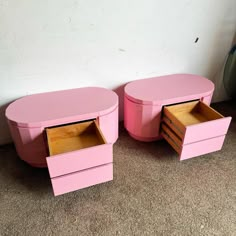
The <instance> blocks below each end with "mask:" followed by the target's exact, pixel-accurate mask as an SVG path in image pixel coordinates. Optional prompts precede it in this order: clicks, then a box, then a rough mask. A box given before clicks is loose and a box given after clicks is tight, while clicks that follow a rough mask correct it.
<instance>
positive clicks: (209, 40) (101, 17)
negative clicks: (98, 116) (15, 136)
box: [0, 0, 236, 144]
mask: <svg viewBox="0 0 236 236" xmlns="http://www.w3.org/2000/svg"><path fill="white" fill-rule="evenodd" d="M235 10H236V1H235V0H224V1H223V0H197V1H196V0H179V1H174V0H172V1H171V0H165V1H164V0H163V1H161V0H119V1H115V0H100V1H97V0H50V1H46V0H42V1H38V0H30V1H28V0H21V1H19V0H0V144H3V143H7V142H9V141H10V140H11V139H10V135H9V132H8V129H7V126H6V122H5V118H4V111H5V107H6V104H8V103H9V102H11V101H13V100H14V99H16V98H19V97H22V96H24V95H27V94H33V93H38V92H44V91H52V90H62V89H66V88H74V87H83V86H104V87H107V88H110V89H115V88H117V87H119V86H121V85H122V84H124V83H126V82H128V81H131V80H135V79H139V78H145V77H151V76H157V75H164V74H171V73H195V74H200V75H204V76H207V77H209V78H210V79H211V80H213V81H214V80H215V81H214V82H215V83H216V82H217V81H219V79H217V80H216V79H215V78H216V75H218V74H219V73H220V70H221V68H222V66H223V63H224V60H225V57H226V54H227V51H228V50H229V47H230V46H231V43H232V39H233V36H234V31H235V27H236V15H235ZM197 37H198V38H199V40H198V42H197V43H194V41H195V39H196V38H197ZM218 78H220V76H218ZM221 87H222V86H221V84H220V85H218V86H217V90H218V91H216V92H217V94H220V96H218V97H217V100H221V99H223V98H225V95H224V94H223V93H222V88H221ZM119 91H122V89H119ZM121 102H122V99H121ZM121 116H122V112H121Z"/></svg>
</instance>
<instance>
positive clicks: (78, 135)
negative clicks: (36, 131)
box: [46, 121, 106, 156]
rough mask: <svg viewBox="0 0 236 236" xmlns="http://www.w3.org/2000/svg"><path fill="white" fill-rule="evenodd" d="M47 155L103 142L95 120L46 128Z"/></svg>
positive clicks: (104, 141) (103, 139)
mask: <svg viewBox="0 0 236 236" xmlns="http://www.w3.org/2000/svg"><path fill="white" fill-rule="evenodd" d="M46 134H47V141H48V148H49V155H50V156H53V155H57V154H61V153H66V152H71V151H75V150H80V149H83V148H88V147H92V146H97V145H101V144H105V143H106V140H105V138H104V136H103V134H102V132H101V130H100V128H99V126H98V124H97V121H86V122H81V123H76V124H70V125H65V126H60V127H52V128H47V129H46Z"/></svg>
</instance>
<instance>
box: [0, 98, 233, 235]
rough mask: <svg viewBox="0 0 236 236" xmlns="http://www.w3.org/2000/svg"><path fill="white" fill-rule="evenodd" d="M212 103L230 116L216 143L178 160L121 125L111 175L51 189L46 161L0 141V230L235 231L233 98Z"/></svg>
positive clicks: (109, 232) (85, 232)
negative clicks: (31, 159) (38, 164)
mask: <svg viewBox="0 0 236 236" xmlns="http://www.w3.org/2000/svg"><path fill="white" fill-rule="evenodd" d="M214 107H215V108H217V109H218V110H219V111H220V112H221V113H222V114H224V115H225V116H228V115H231V116H233V120H232V123H231V126H230V130H229V132H228V135H227V138H226V140H225V143H224V146H223V149H222V150H221V151H219V152H215V153H212V154H208V155H204V156H201V157H198V158H193V159H190V160H186V161H183V162H180V161H179V160H178V158H177V154H176V153H175V152H174V151H173V150H172V149H171V147H170V146H169V145H168V144H167V143H166V142H165V141H158V142H152V143H143V142H138V141H135V140H133V139H132V138H130V137H129V136H128V134H127V133H126V131H125V130H124V129H123V128H122V127H121V129H120V136H119V140H118V141H117V142H116V144H115V145H114V180H113V181H112V182H108V183H105V184H101V185H97V186H93V187H89V188H86V189H83V190H80V191H76V192H72V193H68V194H65V195H61V196H58V197H54V196H53V194H52V190H51V183H50V180H49V175H48V172H47V169H35V168H32V167H30V166H28V165H27V164H25V163H24V162H22V161H21V160H20V159H19V158H18V157H17V154H16V152H15V150H14V146H13V145H7V146H2V147H0V235H9V236H14V235H27V236H28V235H30V236H31V235H32V236H37V235H44V236H45V235H65V236H70V235H80V236H87V235H102V236H106V235H109V236H112V235H142V236H143V235H157V236H158V235H165V236H166V235H180V236H184V235H197V236H199V235H220V236H222V235H226V236H229V235H236V152H235V151H236V105H234V104H233V102H224V103H219V104H215V105H214Z"/></svg>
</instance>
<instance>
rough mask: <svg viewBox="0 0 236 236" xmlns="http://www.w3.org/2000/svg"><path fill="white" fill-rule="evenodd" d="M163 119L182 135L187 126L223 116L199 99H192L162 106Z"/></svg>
mask: <svg viewBox="0 0 236 236" xmlns="http://www.w3.org/2000/svg"><path fill="white" fill-rule="evenodd" d="M163 112H164V116H163V121H164V122H166V123H167V124H168V125H169V126H170V127H171V128H173V130H174V131H175V132H176V133H177V134H178V135H179V137H180V138H182V137H183V135H184V131H185V129H186V127H187V126H190V125H196V124H200V123H203V122H207V121H211V120H217V119H221V118H223V116H222V115H221V114H220V113H218V112H217V111H215V110H214V109H213V108H211V107H209V106H208V105H206V104H205V103H203V102H201V101H192V102H186V103H181V104H177V105H170V106H166V107H164V111H163Z"/></svg>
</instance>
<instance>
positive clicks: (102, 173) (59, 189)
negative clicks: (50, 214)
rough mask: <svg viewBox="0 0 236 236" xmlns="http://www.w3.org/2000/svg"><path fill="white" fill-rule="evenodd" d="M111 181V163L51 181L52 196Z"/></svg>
mask: <svg viewBox="0 0 236 236" xmlns="http://www.w3.org/2000/svg"><path fill="white" fill-rule="evenodd" d="M112 179H113V165H112V163H110V164H106V165H102V166H97V167H93V168H90V169H86V170H82V171H78V172H75V173H72V174H68V175H64V176H60V177H56V178H53V179H51V181H52V186H53V192H54V195H55V196H57V195H60V194H64V193H68V192H72V191H75V190H78V189H82V188H86V187H89V186H92V185H95V184H101V183H104V182H107V181H111V180H112Z"/></svg>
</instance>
